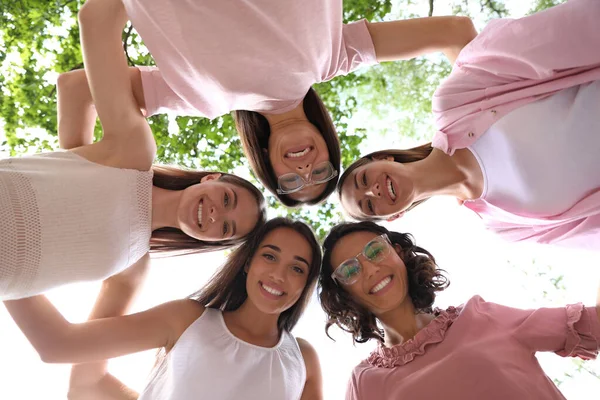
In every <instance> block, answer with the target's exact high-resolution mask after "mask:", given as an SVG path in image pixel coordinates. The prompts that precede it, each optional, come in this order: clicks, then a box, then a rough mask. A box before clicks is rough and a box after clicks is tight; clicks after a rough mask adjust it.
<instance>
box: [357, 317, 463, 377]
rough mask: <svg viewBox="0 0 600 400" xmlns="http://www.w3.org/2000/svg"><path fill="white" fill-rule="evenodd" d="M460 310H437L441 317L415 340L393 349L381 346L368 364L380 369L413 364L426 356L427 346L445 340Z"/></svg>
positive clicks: (369, 359)
mask: <svg viewBox="0 0 600 400" xmlns="http://www.w3.org/2000/svg"><path fill="white" fill-rule="evenodd" d="M460 310H461V309H460V308H456V307H449V308H448V309H447V310H445V311H444V310H439V309H436V310H435V311H436V312H438V313H439V315H438V316H437V317H436V318H435V319H434V320H433V321H431V322H430V323H429V324H428V325H427V326H426V327H425V328H423V329H421V330H420V331H419V332H418V333H417V334H416V336H415V337H414V338H412V339H410V340H407V341H406V342H404V343H401V344H398V345H396V346H393V347H384V346H383V345H382V344H380V345H379V346H378V348H377V349H376V350H375V351H373V352H372V353H371V355H370V356H369V358H367V362H368V363H369V364H371V365H373V366H375V367H380V368H393V367H396V366H401V365H404V364H407V363H409V362H411V361H412V360H413V359H414V358H415V357H416V356H420V355H422V354H425V347H426V346H427V345H429V344H434V343H439V342H441V341H442V340H444V336H445V335H446V330H448V328H449V327H450V325H452V323H453V322H454V320H455V319H456V318H458V316H459V314H460Z"/></svg>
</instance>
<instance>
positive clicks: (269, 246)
mask: <svg viewBox="0 0 600 400" xmlns="http://www.w3.org/2000/svg"><path fill="white" fill-rule="evenodd" d="M262 247H268V248H270V249H273V250H275V251H276V252H278V253H281V249H280V248H279V247H277V246H275V245H272V244H265V245H264V246H262ZM294 260H298V261H300V262H303V263H304V264H306V265H307V266H309V265H310V264H309V263H308V261H306V260H305V259H304V258H302V257H300V256H294Z"/></svg>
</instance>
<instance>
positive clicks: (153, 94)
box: [138, 66, 204, 117]
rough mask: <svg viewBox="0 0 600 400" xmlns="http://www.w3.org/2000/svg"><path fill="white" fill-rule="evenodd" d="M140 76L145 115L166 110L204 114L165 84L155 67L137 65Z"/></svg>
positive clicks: (162, 112)
mask: <svg viewBox="0 0 600 400" xmlns="http://www.w3.org/2000/svg"><path fill="white" fill-rule="evenodd" d="M138 69H139V70H140V72H141V76H142V87H143V89H144V101H145V103H146V112H145V116H146V117H150V116H152V115H156V114H164V113H167V112H171V113H174V114H176V115H189V116H201V117H203V116H204V114H203V113H202V112H200V111H199V110H197V109H196V108H194V107H192V106H191V105H190V104H189V103H187V102H186V101H185V100H183V99H182V98H181V97H179V96H178V95H177V93H175V92H174V91H173V89H171V88H170V87H169V85H167V83H166V82H165V80H164V79H163V77H162V74H161V72H160V70H159V69H158V68H156V67H143V66H142V67H138Z"/></svg>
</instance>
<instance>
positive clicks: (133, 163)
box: [79, 0, 156, 170]
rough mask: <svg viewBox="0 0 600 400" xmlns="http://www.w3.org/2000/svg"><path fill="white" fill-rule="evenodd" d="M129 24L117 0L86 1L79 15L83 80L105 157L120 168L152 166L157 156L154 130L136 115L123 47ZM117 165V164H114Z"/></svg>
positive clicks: (145, 167) (135, 102) (139, 113)
mask: <svg viewBox="0 0 600 400" xmlns="http://www.w3.org/2000/svg"><path fill="white" fill-rule="evenodd" d="M126 21H127V16H126V14H125V8H124V7H123V3H122V1H121V0H88V1H86V2H85V4H84V5H83V6H82V7H81V9H80V11H79V24H80V34H81V47H82V51H83V60H84V64H85V70H86V75H87V80H88V83H89V87H90V92H91V95H92V99H93V101H94V104H95V106H96V110H97V112H98V116H99V117H100V122H101V123H102V127H103V131H104V136H103V140H102V142H104V144H105V146H103V147H101V149H102V150H104V151H106V155H107V156H112V157H113V158H117V159H118V161H121V162H123V165H118V166H120V167H122V168H137V169H142V170H147V169H149V168H150V166H151V164H152V161H153V159H154V155H155V153H156V143H155V142H154V138H153V136H152V131H151V130H150V127H149V126H148V123H147V122H146V119H145V117H144V116H143V115H142V112H141V111H140V108H139V105H138V102H137V101H136V97H135V95H134V90H133V88H132V84H131V78H130V72H129V67H128V66H127V62H126V59H125V54H124V52H123V48H122V45H121V35H122V31H123V27H124V26H125V23H126ZM116 164H119V163H118V162H117V163H116Z"/></svg>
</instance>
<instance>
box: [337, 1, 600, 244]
mask: <svg viewBox="0 0 600 400" xmlns="http://www.w3.org/2000/svg"><path fill="white" fill-rule="evenodd" d="M597 18H600V3H599V2H597V1H589V0H578V1H570V2H567V3H565V4H561V5H559V6H556V7H552V8H550V9H548V10H546V11H543V12H539V13H536V14H533V15H531V16H528V17H525V18H521V19H517V20H510V19H507V20H502V19H500V20H495V21H492V22H490V23H489V24H488V26H487V27H486V28H485V29H484V31H482V33H480V34H479V36H478V37H477V38H475V39H474V40H473V41H472V42H471V43H470V44H469V45H467V46H466V47H465V48H464V49H463V50H462V51H461V53H460V55H459V56H458V59H457V61H456V63H455V66H454V69H453V71H452V73H451V75H450V77H449V78H448V79H447V80H446V81H445V82H444V83H442V85H440V87H439V88H438V89H437V91H436V94H435V95H434V99H433V108H434V114H435V117H436V126H437V128H438V132H437V133H436V134H435V137H434V139H433V142H432V143H428V144H426V145H423V146H420V147H416V148H413V149H409V150H382V151H378V152H375V153H372V154H369V155H367V156H365V157H363V158H362V159H360V160H358V161H356V162H355V163H354V164H352V165H351V166H350V167H349V168H348V169H347V170H346V171H345V172H344V174H343V175H342V176H341V178H340V182H339V186H338V191H339V194H340V197H341V202H342V205H343V207H344V208H345V209H346V211H347V212H348V213H349V214H350V215H352V216H353V217H355V218H357V219H361V220H375V219H394V218H398V217H399V216H401V215H402V214H403V213H404V212H405V211H408V210H410V209H412V208H413V207H415V206H416V205H418V204H420V203H421V202H423V201H425V200H427V199H428V198H429V197H432V196H437V195H450V196H454V197H456V198H457V199H458V200H459V202H460V204H464V206H466V207H468V208H469V209H471V210H473V211H475V212H476V213H477V214H478V215H480V216H481V218H482V219H483V222H484V224H485V225H486V227H487V228H488V229H491V230H492V231H493V232H494V233H496V234H498V235H500V236H501V237H503V238H505V239H506V240H509V241H524V240H527V241H535V242H540V243H557V244H560V245H564V246H569V247H581V248H588V249H593V250H597V249H598V248H600V173H599V171H600V158H599V157H598V154H599V153H600V135H598V132H600V118H598V111H600V56H598V54H599V53H598V52H597V51H596V49H597V48H598V46H600V35H598V32H597V24H596V21H597Z"/></svg>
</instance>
